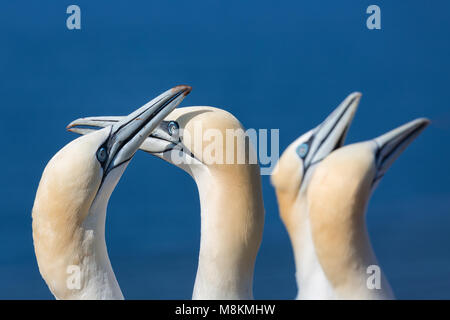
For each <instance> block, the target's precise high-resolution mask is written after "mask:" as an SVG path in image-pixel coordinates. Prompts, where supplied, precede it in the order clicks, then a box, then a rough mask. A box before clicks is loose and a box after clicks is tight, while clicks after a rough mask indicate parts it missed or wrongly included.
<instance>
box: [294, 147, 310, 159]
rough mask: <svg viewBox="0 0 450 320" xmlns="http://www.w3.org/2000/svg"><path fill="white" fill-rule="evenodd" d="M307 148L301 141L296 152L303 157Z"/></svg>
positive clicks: (306, 152)
mask: <svg viewBox="0 0 450 320" xmlns="http://www.w3.org/2000/svg"><path fill="white" fill-rule="evenodd" d="M308 149H309V146H308V145H307V144H306V143H302V144H301V145H299V146H298V147H297V154H298V155H299V157H300V158H302V159H303V158H305V157H306V155H307V154H308Z"/></svg>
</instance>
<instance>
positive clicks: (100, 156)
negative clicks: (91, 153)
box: [97, 147, 108, 163]
mask: <svg viewBox="0 0 450 320" xmlns="http://www.w3.org/2000/svg"><path fill="white" fill-rule="evenodd" d="M107 157H108V153H107V152H106V149H105V148H103V147H101V148H100V149H98V150H97V160H98V161H100V163H103V162H105V161H106V158H107Z"/></svg>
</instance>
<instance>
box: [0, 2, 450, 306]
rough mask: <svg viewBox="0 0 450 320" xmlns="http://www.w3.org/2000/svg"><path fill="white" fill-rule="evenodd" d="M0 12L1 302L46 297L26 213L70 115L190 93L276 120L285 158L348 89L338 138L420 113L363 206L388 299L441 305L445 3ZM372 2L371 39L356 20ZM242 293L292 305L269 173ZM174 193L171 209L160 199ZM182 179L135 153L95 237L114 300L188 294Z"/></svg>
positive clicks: (444, 273) (245, 116)
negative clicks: (183, 90) (377, 20)
mask: <svg viewBox="0 0 450 320" xmlns="http://www.w3.org/2000/svg"><path fill="white" fill-rule="evenodd" d="M70 4H73V2H66V1H59V2H58V3H56V2H55V1H32V2H31V3H29V2H25V1H14V2H13V1H8V2H6V1H3V2H2V3H1V5H0V7H1V10H0V45H1V47H0V75H1V78H0V99H1V103H0V105H1V112H2V114H1V117H0V121H1V125H0V139H1V140H0V141H1V146H2V151H1V156H0V167H1V168H2V170H1V171H0V181H1V184H0V201H1V202H0V203H1V211H0V218H1V222H0V253H1V254H0V298H32V299H36V298H39V299H40V298H52V295H51V294H50V292H49V290H48V288H47V286H46V285H45V283H44V281H43V280H42V278H41V276H40V274H39V271H38V268H37V264H36V261H35V256H34V251H33V243H32V236H31V208H32V206H33V201H34V195H35V192H36V189H37V186H38V183H39V179H40V176H41V173H42V171H43V169H44V167H45V165H46V163H47V161H48V160H49V159H50V158H51V157H52V156H53V155H54V154H55V153H56V152H57V151H58V150H59V149H60V148H62V147H63V146H64V145H65V144H66V143H68V142H69V141H71V140H72V139H74V138H75V137H76V135H75V134H73V133H69V132H66V131H65V126H66V125H67V124H68V123H69V122H70V121H72V120H73V119H75V118H78V117H81V116H91V115H116V114H127V113H128V112H130V111H132V110H134V109H135V108H137V107H139V106H141V105H143V104H144V103H145V102H146V101H148V100H150V99H151V98H153V97H154V96H156V95H157V94H159V93H161V92H162V91H164V90H166V89H168V88H170V87H172V86H174V85H177V84H189V85H191V86H193V88H194V90H193V92H192V93H191V94H190V95H189V96H188V97H187V99H185V101H184V102H183V103H182V105H185V106H186V105H212V106H216V107H221V108H225V109H227V110H229V111H230V112H232V113H233V114H234V115H236V117H237V118H238V119H240V120H241V122H242V123H243V124H244V125H245V126H246V127H247V128H280V147H281V150H284V148H285V147H286V146H287V145H288V144H289V143H290V142H292V141H293V140H294V139H295V138H297V137H298V136H299V135H301V134H302V133H304V132H305V131H307V130H309V129H311V128H312V127H314V126H315V125H317V124H318V123H319V122H320V121H321V120H322V119H324V117H325V116H326V115H327V114H328V113H329V112H330V111H331V110H332V109H333V108H334V107H335V106H336V105H337V104H338V103H339V102H340V101H341V100H342V99H344V98H345V97H346V95H347V94H349V93H351V92H353V91H361V92H362V93H363V98H362V101H361V104H360V108H359V110H358V113H357V115H356V117H355V121H354V123H353V125H352V127H351V129H350V132H349V136H348V140H347V143H350V142H355V141H361V140H365V139H370V138H372V137H375V136H376V135H379V134H381V133H383V132H385V131H387V130H389V129H391V128H394V127H395V126H397V125H400V124H403V123H405V122H407V121H409V120H412V119H414V118H416V117H422V116H426V117H428V118H430V119H431V120H432V124H431V125H430V126H429V127H428V128H427V129H426V131H425V132H424V133H423V134H422V135H421V136H420V137H419V138H418V139H417V140H416V141H415V142H413V144H412V145H411V146H410V148H409V149H408V150H406V152H405V153H404V154H403V155H402V156H401V157H400V158H399V159H398V160H397V162H396V163H395V164H394V165H393V167H392V168H391V169H390V171H389V173H388V174H387V175H386V176H385V178H383V181H382V182H381V183H380V185H379V188H378V190H377V191H376V192H375V194H374V196H373V198H372V200H371V202H370V205H369V209H368V225H369V232H370V235H371V238H372V242H373V246H374V249H375V252H376V254H377V256H378V258H379V260H380V263H381V265H382V268H383V269H384V271H385V273H386V274H387V276H388V278H389V280H390V282H391V284H392V286H393V288H394V291H395V293H396V295H397V297H398V298H413V299H414V298H450V212H449V211H450V210H449V207H450V198H449V195H450V184H449V182H450V180H449V177H450V170H449V155H450V151H449V146H450V145H449V139H450V110H449V104H448V102H449V101H450V90H449V80H450V79H449V78H450V63H449V58H450V44H449V41H450V40H449V39H450V37H449V31H450V18H449V15H450V2H448V1H376V2H373V3H372V1H371V2H368V1H339V2H338V1H266V0H263V1H257V2H253V3H252V2H245V3H244V1H231V0H228V1H174V0H173V1H151V3H149V1H136V2H133V3H131V1H126V2H125V1H120V2H118V3H114V4H113V3H111V2H110V1H96V2H95V3H93V2H92V1H76V4H78V5H79V6H80V7H81V14H82V29H81V30H79V31H69V30H68V29H67V28H66V17H67V16H68V15H67V14H66V8H67V6H68V5H70ZM370 4H377V5H379V6H380V7H381V12H382V17H381V18H382V30H373V31H371V30H368V29H367V28H366V19H367V17H368V15H367V14H366V13H365V12H366V8H367V7H368V5H370ZM262 179H263V188H264V190H263V192H264V201H265V209H266V225H265V230H264V239H263V243H262V246H261V250H260V252H259V255H258V259H257V264H256V272H255V281H254V294H255V298H266V299H272V298H275V299H279V298H281V299H291V298H293V297H295V294H296V285H295V279H294V263H293V257H292V253H291V247H290V243H289V239H288V237H287V233H286V231H285V229H284V227H283V225H282V223H281V221H280V219H279V216H278V209H277V205H276V199H275V194H274V191H273V188H272V187H271V185H270V182H269V177H268V176H265V177H263V178H262ZM174 192H176V193H177V201H173V197H172V196H169V195H173V193H174ZM199 210H200V209H199V201H198V195H197V190H196V187H195V184H194V182H193V180H192V179H191V178H190V177H189V176H188V175H187V174H185V173H184V172H182V171H181V170H179V169H176V168H174V167H172V166H171V165H169V164H167V163H165V162H163V161H161V160H159V159H156V158H153V157H150V156H149V155H147V154H145V153H143V152H139V153H138V154H137V155H136V157H135V159H134V160H133V161H132V163H131V164H130V166H129V167H128V169H127V171H126V174H125V175H124V176H123V177H122V179H121V182H120V183H119V185H118V187H117V188H116V190H115V192H114V194H113V196H112V198H111V201H110V204H109V208H108V218H107V235H106V236H107V243H108V248H109V253H110V258H111V260H112V264H113V267H114V270H115V273H116V275H117V278H118V280H119V283H120V285H121V287H122V290H123V292H124V295H125V297H126V298H138V299H141V298H151V299H159V298H181V299H189V298H190V297H191V292H192V286H193V282H194V278H195V272H196V266H197V265H196V264H197V255H198V247H199V237H200V218H199Z"/></svg>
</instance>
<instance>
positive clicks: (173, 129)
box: [167, 121, 179, 136]
mask: <svg viewBox="0 0 450 320" xmlns="http://www.w3.org/2000/svg"><path fill="white" fill-rule="evenodd" d="M167 129H168V130H169V134H170V135H171V136H177V135H178V129H179V126H178V123H176V122H175V121H170V122H169V123H168V124H167Z"/></svg>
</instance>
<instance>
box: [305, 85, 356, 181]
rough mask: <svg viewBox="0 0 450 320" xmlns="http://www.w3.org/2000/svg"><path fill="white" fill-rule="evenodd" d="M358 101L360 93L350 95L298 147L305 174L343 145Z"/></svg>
mask: <svg viewBox="0 0 450 320" xmlns="http://www.w3.org/2000/svg"><path fill="white" fill-rule="evenodd" d="M360 99H361V93H359V92H355V93H352V94H350V95H349V96H348V97H347V98H346V99H345V100H344V101H343V102H342V103H341V104H340V105H339V106H338V107H337V108H336V109H335V110H334V111H333V112H332V113H331V114H330V115H329V116H328V117H327V118H326V119H325V121H324V122H322V123H321V124H320V125H319V126H318V127H316V128H315V129H313V130H312V131H313V132H312V135H311V137H310V138H309V140H308V141H307V142H305V143H303V144H301V145H299V146H298V148H297V154H298V155H299V156H300V157H301V158H302V159H303V165H304V171H305V172H306V171H307V170H308V168H309V167H310V166H312V165H314V164H316V163H318V162H320V161H321V160H323V159H324V158H325V157H326V156H328V154H330V153H331V152H332V151H333V150H336V149H337V148H340V147H341V146H342V145H343V144H344V140H345V137H346V135H347V131H348V128H349V127H350V124H351V122H352V120H353V117H354V115H355V112H356V109H357V108H358V104H359V101H360Z"/></svg>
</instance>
